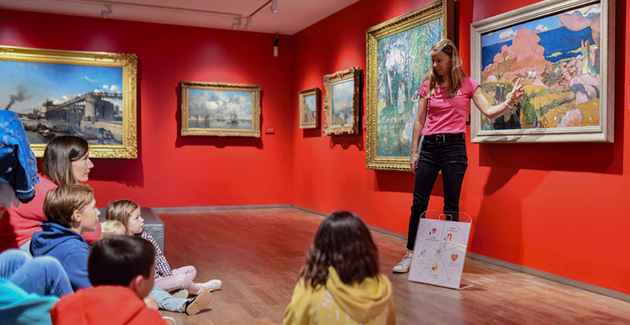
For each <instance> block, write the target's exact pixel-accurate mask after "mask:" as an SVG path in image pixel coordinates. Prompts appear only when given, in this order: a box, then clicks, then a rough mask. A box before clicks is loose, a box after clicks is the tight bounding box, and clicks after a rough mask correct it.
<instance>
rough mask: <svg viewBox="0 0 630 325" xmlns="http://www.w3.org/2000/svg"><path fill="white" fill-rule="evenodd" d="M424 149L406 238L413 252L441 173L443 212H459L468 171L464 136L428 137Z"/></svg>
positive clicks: (417, 170) (417, 171)
mask: <svg viewBox="0 0 630 325" xmlns="http://www.w3.org/2000/svg"><path fill="white" fill-rule="evenodd" d="M421 148H422V149H421V150H420V157H419V158H418V166H417V168H416V180H415V183H414V188H413V205H412V206H411V217H410V219H409V232H408V234H409V236H408V237H407V248H408V249H409V250H413V247H414V244H415V241H416V233H417V231H418V224H419V223H420V215H421V214H422V213H424V212H425V211H426V210H427V207H428V206H429V198H430V197H431V191H432V190H433V185H434V184H435V180H436V179H437V176H438V174H439V172H440V170H442V184H443V186H444V211H452V212H459V195H460V193H461V190H462V182H463V180H464V174H466V168H467V167H468V157H467V156H466V140H464V134H461V135H449V137H447V138H444V137H441V136H437V137H436V136H425V138H424V140H423V141H422V147H421ZM453 220H455V221H457V220H458V219H457V216H454V217H453Z"/></svg>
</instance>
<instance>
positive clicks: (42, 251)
mask: <svg viewBox="0 0 630 325" xmlns="http://www.w3.org/2000/svg"><path fill="white" fill-rule="evenodd" d="M95 204H96V201H95V200H94V194H93V192H92V189H91V188H89V187H88V186H85V185H62V186H59V187H57V188H56V189H52V190H50V191H49V192H48V194H47V195H46V200H45V202H44V213H45V214H46V217H47V218H48V220H49V221H47V222H42V223H41V227H42V229H43V230H42V231H39V232H35V234H33V239H32V241H31V253H32V254H33V256H40V255H46V256H52V257H55V258H56V259H57V260H59V262H60V263H61V265H62V266H63V268H64V269H65V271H66V273H67V274H68V278H69V280H70V283H71V284H72V288H73V289H74V290H75V291H76V290H79V289H82V288H87V287H91V286H92V284H91V283H90V279H89V277H88V256H89V255H90V246H89V245H88V244H87V243H86V242H85V239H84V238H83V237H82V236H81V234H82V233H83V232H85V231H91V230H93V229H94V228H96V223H97V222H98V215H99V214H100V212H99V211H98V209H97V208H96V207H95ZM90 229H91V230H90ZM150 291H151V294H150V295H151V297H153V298H154V299H155V300H156V301H157V303H158V305H159V306H160V307H161V308H163V309H166V310H170V311H179V312H186V313H188V314H189V315H191V314H196V313H198V312H199V311H200V310H201V309H202V308H203V307H205V306H206V305H208V304H209V303H210V300H212V294H211V293H210V292H208V291H205V293H204V294H201V295H199V296H198V297H196V298H197V299H191V300H187V299H182V298H175V297H173V296H171V295H170V294H169V293H168V292H166V291H164V290H161V289H159V288H156V289H154V290H150Z"/></svg>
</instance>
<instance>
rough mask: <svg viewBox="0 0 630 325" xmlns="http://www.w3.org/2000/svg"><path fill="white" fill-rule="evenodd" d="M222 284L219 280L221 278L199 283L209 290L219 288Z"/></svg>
mask: <svg viewBox="0 0 630 325" xmlns="http://www.w3.org/2000/svg"><path fill="white" fill-rule="evenodd" d="M222 284H223V283H222V282H221V280H217V279H214V280H210V281H208V282H206V283H200V285H201V286H203V287H204V288H206V289H208V291H210V292H212V291H215V290H219V288H221V285H222Z"/></svg>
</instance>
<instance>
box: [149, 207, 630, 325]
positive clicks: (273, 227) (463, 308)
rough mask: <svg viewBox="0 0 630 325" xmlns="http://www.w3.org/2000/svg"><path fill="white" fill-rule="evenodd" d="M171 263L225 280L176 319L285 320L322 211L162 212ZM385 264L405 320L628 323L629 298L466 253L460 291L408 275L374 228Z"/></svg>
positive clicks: (398, 245) (391, 243)
mask: <svg viewBox="0 0 630 325" xmlns="http://www.w3.org/2000/svg"><path fill="white" fill-rule="evenodd" d="M159 216H160V218H161V219H162V221H164V224H165V226H166V234H165V236H166V249H165V254H166V257H167V259H168V261H169V263H170V264H171V267H174V268H175V267H180V266H184V265H194V266H195V267H196V268H197V272H198V273H197V282H204V281H207V280H210V279H220V280H221V281H223V287H222V289H221V290H219V291H216V292H214V293H213V300H212V303H211V304H210V306H209V308H208V309H205V310H203V311H202V312H201V313H199V314H198V315H194V316H187V315H185V314H178V313H173V312H165V311H162V314H164V315H168V316H171V317H173V318H175V319H176V320H177V322H178V324H189V325H194V324H246V325H254V324H281V323H282V318H283V314H284V310H285V308H286V306H287V304H288V303H289V300H290V299H291V294H292V292H293V288H294V285H295V281H296V277H297V274H298V272H299V270H300V268H301V266H302V264H303V263H304V261H305V255H306V251H307V250H308V248H309V246H310V242H311V240H312V238H313V236H314V234H315V231H316V230H317V227H318V226H319V224H320V223H321V220H322V217H321V216H319V215H316V214H312V213H308V212H305V211H302V210H299V209H292V208H262V209H238V210H209V211H206V212H203V213H200V212H185V213H182V212H178V213H170V214H164V213H159ZM372 235H373V237H374V240H375V242H376V244H377V245H378V247H379V254H380V263H381V272H383V273H384V274H386V275H387V276H388V277H389V279H390V280H391V282H392V284H393V286H394V290H395V302H396V317H397V320H398V324H630V303H628V302H623V301H620V300H616V299H613V298H609V297H605V296H601V295H598V294H595V293H591V292H587V291H583V290H579V289H576V288H573V287H569V286H566V285H563V284H559V283H556V282H552V281H549V280H545V279H541V278H538V277H535V276H531V275H527V274H523V273H519V272H515V271H511V270H508V269H505V268H501V267H498V266H494V265H490V264H487V263H484V262H480V261H477V260H472V259H467V260H466V264H465V267H464V274H463V276H462V282H464V283H470V284H473V285H474V287H472V288H470V289H466V290H463V291H456V290H451V289H445V288H440V287H434V286H430V285H424V284H419V283H414V282H409V281H407V274H402V275H399V274H393V273H392V272H391V268H392V266H393V265H395V264H396V263H398V262H399V260H400V258H402V255H404V252H405V248H404V244H405V243H404V241H403V240H402V239H400V238H397V237H393V236H389V235H384V234H381V233H378V232H372Z"/></svg>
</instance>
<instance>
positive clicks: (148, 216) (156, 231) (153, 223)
mask: <svg viewBox="0 0 630 325" xmlns="http://www.w3.org/2000/svg"><path fill="white" fill-rule="evenodd" d="M98 209H99V210H100V211H101V215H100V216H99V219H100V220H101V221H103V220H105V211H106V209H105V208H98ZM140 209H141V210H140V212H141V215H142V219H144V231H146V232H148V233H149V234H151V236H153V239H155V242H157V244H158V246H160V249H161V250H162V252H164V223H163V222H162V220H160V218H159V217H158V216H157V214H155V212H153V209H151V208H145V207H141V208H140Z"/></svg>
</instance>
